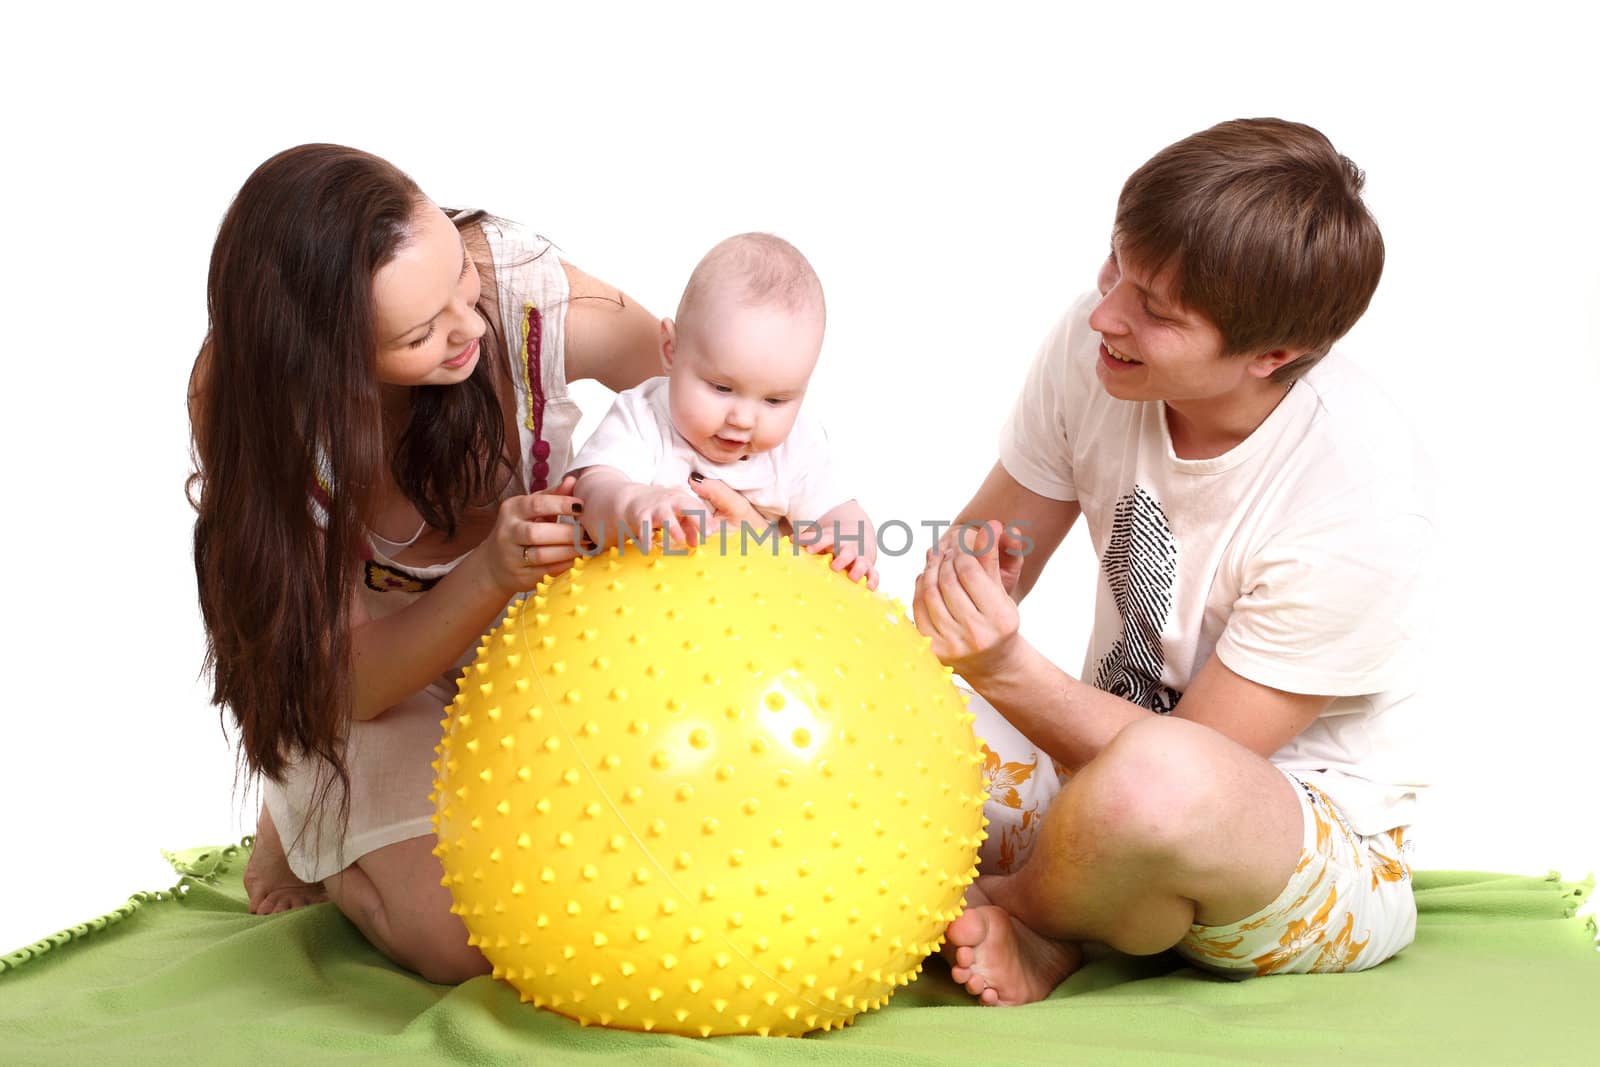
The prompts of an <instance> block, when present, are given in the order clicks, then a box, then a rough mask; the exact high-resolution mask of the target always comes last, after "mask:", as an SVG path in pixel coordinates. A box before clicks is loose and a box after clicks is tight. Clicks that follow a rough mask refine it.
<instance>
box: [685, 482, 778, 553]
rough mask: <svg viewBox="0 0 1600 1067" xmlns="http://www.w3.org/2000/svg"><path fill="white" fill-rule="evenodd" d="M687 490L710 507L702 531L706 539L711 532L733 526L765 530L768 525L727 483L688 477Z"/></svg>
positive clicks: (747, 500)
mask: <svg viewBox="0 0 1600 1067" xmlns="http://www.w3.org/2000/svg"><path fill="white" fill-rule="evenodd" d="M689 488H690V489H692V490H694V493H695V495H696V496H698V497H699V498H700V499H701V500H704V501H705V502H706V503H707V504H710V505H711V511H710V514H708V515H707V516H706V521H705V527H704V530H703V531H702V532H703V533H704V535H705V537H706V538H707V539H709V538H710V536H711V534H712V532H713V531H716V530H720V529H725V528H727V527H730V526H733V527H738V526H743V525H746V524H748V525H749V526H752V527H755V528H759V529H761V530H763V531H765V530H766V528H767V526H768V523H767V520H766V518H765V517H763V516H762V514H761V512H759V511H757V510H756V508H755V505H754V504H752V503H750V501H749V499H748V498H746V497H745V495H744V494H743V493H741V492H739V491H738V490H737V489H732V488H730V487H729V486H728V483H727V482H722V481H718V480H717V479H715V478H706V477H703V476H697V475H692V474H691V475H690V476H689Z"/></svg>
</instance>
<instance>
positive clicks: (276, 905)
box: [244, 804, 328, 915]
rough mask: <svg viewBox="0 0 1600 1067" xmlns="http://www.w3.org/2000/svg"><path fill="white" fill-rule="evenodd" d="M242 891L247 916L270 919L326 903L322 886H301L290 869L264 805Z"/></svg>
mask: <svg viewBox="0 0 1600 1067" xmlns="http://www.w3.org/2000/svg"><path fill="white" fill-rule="evenodd" d="M244 891H245V895H246V896H248V897H249V898H250V912H251V914H254V915H271V914H273V913H274V912H280V911H289V910H290V909H291V908H303V907H305V906H306V905H307V904H320V903H322V902H323V901H324V900H327V899H328V894H327V891H326V890H324V889H323V888H322V883H321V882H317V883H315V884H312V883H309V882H302V881H301V880H300V879H299V878H298V877H297V876H296V875H295V873H294V871H292V870H290V869H289V857H288V856H286V855H284V852H283V840H282V839H281V838H280V837H279V836H278V828H277V827H276V826H274V825H272V816H270V815H268V814H267V806H266V805H265V804H263V805H262V806H261V815H260V817H259V818H257V819H256V840H255V845H254V847H253V848H251V850H250V861H249V862H248V863H246V864H245V865H244Z"/></svg>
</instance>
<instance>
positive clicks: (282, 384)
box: [190, 145, 660, 982]
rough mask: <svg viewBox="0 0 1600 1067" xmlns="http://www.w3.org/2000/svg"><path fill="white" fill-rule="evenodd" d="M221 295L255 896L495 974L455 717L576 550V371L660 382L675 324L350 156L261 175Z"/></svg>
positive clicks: (218, 696) (406, 958) (206, 602)
mask: <svg viewBox="0 0 1600 1067" xmlns="http://www.w3.org/2000/svg"><path fill="white" fill-rule="evenodd" d="M207 306H208V312H209V316H210V329H209V333H208V335H207V338H206V341H205V344H204V345H203V347H202V348H201V351H200V355H199V358H198V359H197V360H196V362H195V368H194V374H193V378H192V382H191V387H190V412H191V421H192V423H193V433H194V444H195V453H196V457H197V468H198V469H197V472H196V474H195V476H194V478H193V479H192V482H194V483H196V486H197V488H198V492H197V494H195V496H196V499H195V505H196V509H197V511H198V512H199V517H198V519H197V521H196V524H195V542H194V547H195V569H196V573H197V576H198V579H199V586H200V603H201V609H202V612H203V615H204V619H205V626H206V631H207V637H208V665H209V666H210V668H211V669H212V671H213V676H214V692H213V700H214V701H215V702H216V703H217V704H218V705H220V706H224V707H226V708H229V709H231V710H232V712H233V714H234V717H235V720H236V722H237V724H238V728H239V734H240V743H241V757H242V759H243V761H244V762H245V764H246V765H247V767H248V768H249V770H250V771H251V772H252V773H256V774H260V775H261V776H262V777H263V778H264V779H265V803H264V806H263V809H262V812H261V815H260V820H259V825H258V830H257V836H256V848H255V852H254V854H253V855H252V857H251V861H250V865H249V867H248V868H247V870H246V873H245V881H246V885H247V886H248V888H249V893H250V906H251V910H252V911H254V912H257V913H265V912H270V911H277V910H282V909H284V908H288V907H295V906H298V905H300V904H303V903H310V902H312V901H315V900H319V899H322V898H323V894H324V893H325V894H326V897H327V898H329V899H331V900H332V901H333V902H334V903H335V904H336V905H337V906H338V907H339V909H340V911H342V912H343V913H344V914H345V915H346V916H347V917H348V918H349V919H350V921H351V922H353V923H354V924H355V925H356V926H357V927H358V928H360V930H361V932H362V933H363V934H365V935H366V936H367V938H368V939H369V940H371V941H372V943H373V944H374V945H376V946H377V947H378V948H379V949H380V950H381V951H382V952H383V953H384V954H385V955H387V956H388V957H389V958H390V959H392V960H394V961H395V962H396V963H399V964H401V965H403V966H405V967H407V968H409V969H411V970H413V971H415V972H417V973H418V974H420V975H422V976H423V977H425V978H427V979H429V980H431V981H435V982H457V981H461V980H463V979H465V978H467V977H470V976H472V975H475V974H480V973H485V972H486V971H487V970H488V965H487V963H486V962H485V961H484V959H483V957H482V956H481V955H480V954H479V953H478V951H477V950H476V949H474V948H470V947H468V946H467V944H466V931H465V927H464V926H463V925H462V923H461V921H460V920H459V919H458V918H457V917H456V916H454V915H452V914H450V911H449V908H450V898H449V895H448V893H447V892H446V890H444V889H443V888H442V887H441V886H440V884H439V880H440V868H439V864H438V861H437V860H436V859H435V858H434V856H433V855H432V849H433V847H434V838H433V836H432V833H431V827H430V824H429V816H430V815H431V814H432V805H431V803H430V802H429V801H428V799H427V797H428V793H429V790H430V788H431V784H432V773H433V772H432V769H431V767H430V766H429V763H430V761H431V760H432V758H433V746H434V745H435V744H436V743H437V742H438V737H439V719H440V717H441V709H442V708H443V706H444V705H445V704H446V703H448V702H449V700H450V699H451V698H452V697H453V695H454V691H455V685H454V681H453V679H454V676H455V674H456V672H457V671H458V670H459V669H460V667H461V666H462V665H463V664H464V663H465V662H468V661H469V660H470V658H471V655H472V653H473V650H474V646H475V644H476V642H477V640H478V637H479V635H480V634H481V633H482V632H483V631H484V630H485V629H486V628H488V627H489V626H490V625H492V624H493V623H494V622H495V620H496V618H497V616H498V615H499V614H500V612H501V611H502V610H503V609H504V607H505V605H506V603H507V601H508V599H510V598H511V597H513V596H515V595H516V594H518V593H520V592H522V591H525V590H528V589H531V588H532V587H533V586H534V585H536V584H537V583H538V581H539V580H540V579H541V578H543V577H544V576H545V575H547V574H551V573H555V572H559V571H561V570H564V569H565V568H566V567H567V566H568V565H569V564H570V562H571V560H572V558H573V556H574V555H575V552H576V546H575V545H574V543H573V530H574V527H573V526H572V525H570V519H568V521H566V522H563V521H558V520H561V519H563V518H567V517H570V516H572V515H575V514H577V513H578V512H580V511H581V507H582V506H581V503H580V502H579V501H578V500H577V499H576V498H574V497H573V496H571V495H570V494H571V489H572V481H571V479H565V480H561V479H560V478H559V472H561V471H563V470H564V469H565V467H566V465H567V462H568V461H569V460H570V458H571V454H572V441H571V435H572V432H573V429H574V427H575V426H576V424H577V421H578V410H577V407H576V405H575V404H574V403H573V402H572V401H571V400H570V399H569V398H568V396H567V382H568V381H570V380H575V379H580V378H593V379H596V380H598V381H600V382H601V383H603V384H604V385H606V386H608V387H610V388H612V389H615V390H620V389H624V388H627V387H629V386H632V385H636V384H637V383H639V382H640V381H641V380H643V379H644V378H646V377H648V376H650V375H652V374H657V373H660V370H659V368H660V357H659V354H658V352H657V347H656V336H657V324H656V321H655V319H654V318H652V317H651V316H650V315H649V314H648V313H647V312H646V311H645V310H644V309H643V308H641V307H639V306H638V305H637V304H634V303H633V302H632V301H630V300H628V299H627V298H626V297H624V296H623V295H622V293H621V292H619V291H618V290H616V289H614V288H612V287H611V286H609V285H606V284H605V283H603V282H600V281H598V280H597V279H595V278H592V277H590V276H588V275H587V274H585V273H583V272H582V271H580V270H578V269H577V268H576V267H574V266H572V265H571V264H569V263H564V262H562V261H561V260H560V258H559V256H558V255H557V253H556V251H555V250H554V249H553V248H552V247H551V246H550V244H549V242H547V241H545V240H543V239H542V238H539V237H537V236H535V235H534V234H532V233H531V232H529V231H527V230H524V229H522V228H520V227H518V226H515V225H512V224H510V223H506V222H503V221H501V220H497V219H494V218H492V217H489V216H486V215H484V214H483V213H481V212H475V213H465V214H456V215H453V216H452V215H447V214H446V213H445V212H443V211H441V210H440V209H439V208H438V207H436V206H435V205H434V204H433V203H431V202H430V201H429V200H428V199H427V198H425V197H424V196H423V195H422V193H421V192H420V191H419V190H418V189H417V187H416V185H415V184H414V183H413V182H412V181H411V180H410V179H409V178H407V177H406V176H405V175H404V174H402V173H401V172H400V171H398V170H396V169H395V168H394V167H393V166H391V165H390V164H388V163H386V162H384V161H383V160H381V159H377V158H375V157H373V156H371V155H368V154H366V153H364V152H359V151H356V150H354V149H350V148H344V147H339V146H336V145H302V146H300V147H298V148H292V149H289V150H288V151H286V152H283V153H280V154H279V155H277V156H274V157H273V158H272V159H270V160H268V161H267V162H266V163H264V164H262V165H261V166H260V167H259V168H258V169H257V170H256V172H255V173H254V174H252V175H251V176H250V178H249V180H248V181H247V182H246V183H245V185H244V187H243V188H242V189H241V190H240V191H239V194H238V196H237V198H236V199H235V200H234V202H233V204H232V206H231V207H230V208H229V210H228V213H227V216H226V218H225V219H224V220H223V223H222V227H221V230H220V232H219V233H218V236H217V241H216V245H215V248H214V250H213V253H212V259H211V270H210V275H209V281H208V291H207ZM319 883H320V886H319Z"/></svg>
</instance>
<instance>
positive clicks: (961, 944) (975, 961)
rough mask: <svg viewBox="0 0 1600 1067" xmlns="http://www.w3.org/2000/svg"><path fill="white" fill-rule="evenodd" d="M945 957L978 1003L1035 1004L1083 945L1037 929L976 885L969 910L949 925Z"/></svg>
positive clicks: (1075, 961)
mask: <svg viewBox="0 0 1600 1067" xmlns="http://www.w3.org/2000/svg"><path fill="white" fill-rule="evenodd" d="M944 957H945V959H946V960H948V961H949V963H950V977H952V978H954V979H955V980H956V981H957V982H958V983H960V984H961V985H962V986H963V987H965V988H966V991H967V992H968V993H971V994H972V995H973V996H975V997H977V998H978V1001H979V1002H980V1003H982V1004H985V1005H1011V1004H1032V1003H1033V1002H1034V1001H1036V1000H1043V999H1044V998H1045V997H1047V996H1049V995H1050V992H1051V990H1053V989H1055V987H1056V986H1058V985H1060V984H1061V983H1062V982H1063V981H1064V980H1065V979H1066V977H1067V975H1069V974H1071V973H1072V972H1073V971H1075V970H1077V969H1078V967H1079V965H1080V964H1082V963H1083V950H1082V949H1080V948H1079V947H1078V946H1077V945H1076V944H1073V943H1072V942H1070V941H1052V940H1050V939H1049V938H1047V937H1045V936H1044V935H1042V934H1038V933H1035V932H1034V931H1033V930H1030V929H1029V928H1028V927H1027V926H1026V925H1024V924H1023V923H1022V922H1020V921H1019V920H1017V919H1015V918H1013V917H1012V915H1011V914H1010V913H1009V912H1007V911H1006V910H1005V909H1004V908H1001V907H999V906H997V905H994V904H991V903H989V898H988V897H987V896H985V895H984V894H983V892H982V891H981V890H979V889H978V887H977V886H976V885H973V886H969V887H968V888H967V908H966V910H965V911H963V912H962V913H961V914H960V915H958V916H957V917H956V920H955V922H952V923H951V924H950V925H949V926H948V927H946V928H945V947H944Z"/></svg>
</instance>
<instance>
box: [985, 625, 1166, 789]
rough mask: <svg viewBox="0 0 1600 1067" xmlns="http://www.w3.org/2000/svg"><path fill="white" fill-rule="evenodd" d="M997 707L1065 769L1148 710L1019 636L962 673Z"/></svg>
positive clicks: (1080, 761) (1076, 766)
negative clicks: (1079, 675)
mask: <svg viewBox="0 0 1600 1067" xmlns="http://www.w3.org/2000/svg"><path fill="white" fill-rule="evenodd" d="M962 677H963V678H964V679H965V680H966V682H967V684H968V685H970V686H972V688H973V689H975V690H977V692H978V693H979V695H981V696H982V697H983V698H984V699H985V700H987V701H988V702H989V703H990V704H992V705H994V708H995V710H996V711H998V712H1000V714H1001V715H1004V716H1005V717H1006V720H1007V721H1008V722H1010V723H1011V725H1013V726H1015V727H1016V728H1017V729H1018V730H1020V731H1022V733H1023V734H1024V735H1025V736H1026V737H1027V738H1028V739H1029V740H1030V741H1032V742H1033V743H1034V744H1036V745H1038V746H1039V747H1040V748H1041V749H1043V750H1044V751H1045V752H1048V753H1049V754H1050V755H1051V757H1053V758H1054V759H1055V760H1057V761H1058V762H1060V763H1061V765H1062V766H1064V767H1066V768H1067V770H1069V771H1074V772H1075V771H1077V770H1078V769H1079V768H1081V767H1082V766H1083V765H1084V764H1086V763H1088V762H1089V761H1090V760H1092V759H1094V758H1095V757H1096V756H1097V755H1099V754H1100V750H1101V749H1102V748H1104V747H1105V746H1106V745H1107V744H1109V743H1110V741H1111V739H1112V738H1113V737H1116V736H1117V734H1118V733H1120V732H1121V730H1122V728H1123V727H1124V726H1126V725H1128V724H1129V723H1130V722H1133V721H1134V720H1135V719H1142V718H1145V717H1147V716H1149V715H1151V714H1153V712H1150V711H1148V710H1147V709H1145V708H1142V707H1140V706H1139V705H1137V704H1134V703H1132V702H1131V701H1127V700H1124V699H1122V698H1121V697H1118V696H1112V695H1111V694H1110V693H1107V692H1105V691H1104V690H1100V689H1096V688H1095V687H1094V686H1092V685H1087V684H1085V683H1083V682H1080V681H1079V680H1078V679H1076V678H1074V677H1072V676H1071V675H1070V674H1068V673H1066V672H1065V671H1063V670H1062V669H1061V668H1060V667H1057V666H1056V665H1055V664H1054V663H1051V662H1050V660H1049V659H1047V658H1046V657H1045V656H1044V655H1043V654H1042V653H1041V652H1039V650H1038V649H1036V648H1034V647H1033V646H1032V645H1030V644H1028V642H1027V641H1025V640H1024V639H1023V638H1022V637H1021V636H1017V637H1014V638H1013V639H1012V641H1011V642H1010V645H1009V647H1008V651H1007V652H1006V654H1005V656H1004V657H1003V658H1001V659H999V660H997V661H996V662H995V663H993V664H991V665H989V666H987V667H986V668H985V669H984V670H982V671H981V672H980V671H973V672H971V673H963V674H962Z"/></svg>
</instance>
